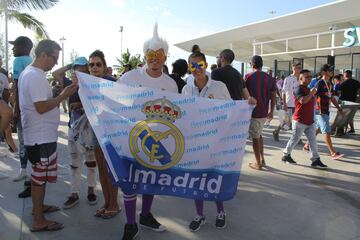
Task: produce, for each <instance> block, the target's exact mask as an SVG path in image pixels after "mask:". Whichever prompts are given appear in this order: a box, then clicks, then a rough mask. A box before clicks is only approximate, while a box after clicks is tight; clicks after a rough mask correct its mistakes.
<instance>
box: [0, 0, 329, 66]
mask: <svg viewBox="0 0 360 240" xmlns="http://www.w3.org/2000/svg"><path fill="white" fill-rule="evenodd" d="M329 2H333V1H329V0H306V1H296V2H295V1H284V0H272V1H269V0H252V1H243V0H225V1H213V0H198V1H189V0H151V1H146V0H101V1H98V0H59V3H58V4H57V5H56V6H54V7H53V8H51V9H49V10H46V11H31V12H29V11H25V12H28V13H29V14H31V15H33V16H35V17H36V18H37V19H38V20H40V21H41V22H42V23H44V24H45V26H46V30H47V31H48V33H49V35H50V38H51V39H53V40H55V41H57V42H59V43H60V41H59V39H60V38H62V37H64V38H65V39H66V40H65V41H64V58H65V64H67V63H70V52H72V51H75V52H76V53H77V54H78V55H79V56H85V57H88V56H89V55H90V53H91V52H93V51H94V50H96V49H100V50H102V51H103V52H104V54H105V58H106V60H107V62H108V65H109V66H112V65H115V64H118V63H117V61H116V57H120V56H121V37H122V46H123V52H125V51H126V49H127V48H128V49H129V51H130V53H131V54H136V53H138V54H141V55H143V53H142V46H143V43H144V41H145V40H147V39H149V38H150V37H151V36H152V31H153V25H154V23H155V22H158V25H159V35H160V36H161V37H163V38H165V39H166V40H167V41H168V43H169V46H170V49H169V54H168V60H167V65H169V66H170V65H171V63H172V62H174V61H175V60H176V59H178V58H185V59H187V57H188V55H189V52H185V51H183V50H181V49H179V48H177V47H174V46H173V44H175V43H178V42H182V41H185V40H189V39H193V38H195V37H200V36H204V35H208V34H211V33H215V32H219V31H223V30H226V29H230V28H233V27H236V26H240V25H244V24H249V23H252V22H256V21H260V20H265V19H268V18H271V17H275V16H281V15H284V14H288V13H292V12H295V11H300V10H304V9H308V8H311V7H316V6H319V5H322V4H326V3H329ZM272 11H273V12H275V13H273V14H271V13H270V12H272ZM0 25H1V32H3V31H4V27H3V26H4V21H3V20H2V21H1V22H0ZM120 26H123V33H122V36H121V33H120V31H119V30H120ZM19 35H26V36H28V37H30V38H31V39H35V37H34V34H33V33H32V32H31V31H28V30H24V29H23V28H22V27H19V26H18V25H15V24H14V23H10V25H9V40H13V39H15V38H16V37H17V36H19ZM200 47H201V46H200ZM188 51H190V49H189V50H188ZM10 54H11V51H10ZM208 62H209V65H210V64H211V63H215V58H209V60H208ZM58 64H59V65H61V56H60V58H59V63H58ZM55 68H56V67H55Z"/></svg>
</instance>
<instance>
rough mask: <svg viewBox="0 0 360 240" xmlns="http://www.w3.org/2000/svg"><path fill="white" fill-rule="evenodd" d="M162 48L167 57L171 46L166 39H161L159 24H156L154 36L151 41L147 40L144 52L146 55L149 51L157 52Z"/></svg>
mask: <svg viewBox="0 0 360 240" xmlns="http://www.w3.org/2000/svg"><path fill="white" fill-rule="evenodd" d="M161 48H162V49H163V50H164V52H165V55H167V53H168V50H169V44H168V42H167V41H166V40H165V39H162V38H160V37H159V34H158V24H157V23H155V25H154V33H153V36H152V38H150V39H149V40H147V41H146V42H145V43H144V47H143V51H144V54H146V52H147V50H148V49H151V50H153V51H156V50H159V49H161Z"/></svg>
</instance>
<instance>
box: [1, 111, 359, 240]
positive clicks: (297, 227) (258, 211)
mask: <svg viewBox="0 0 360 240" xmlns="http://www.w3.org/2000/svg"><path fill="white" fill-rule="evenodd" d="M61 119H62V122H61V126H60V128H59V133H60V134H59V135H60V137H59V144H58V150H59V171H58V175H59V179H58V182H57V183H56V184H49V185H48V186H47V194H46V203H51V204H56V205H58V206H61V205H62V203H63V202H64V201H65V199H66V196H67V195H68V192H69V177H70V176H69V164H68V163H69V156H68V153H67V149H66V142H67V141H66V138H67V126H66V121H67V117H66V114H63V115H62V118H61ZM359 120H360V115H359V114H358V115H357V116H356V120H355V122H356V123H355V128H356V132H357V133H360V123H359ZM276 124H277V121H276V120H274V121H273V122H272V124H271V126H270V128H267V129H265V134H264V139H265V154H266V159H267V164H268V167H267V168H266V170H264V171H255V170H252V169H250V168H249V167H248V163H249V162H250V161H252V160H253V158H254V157H253V153H252V147H251V143H250V142H248V143H247V146H246V155H245V159H244V164H243V169H242V176H241V177H240V183H239V186H238V193H237V195H236V197H235V198H234V199H233V200H232V201H229V202H227V203H225V208H226V212H227V220H228V226H227V228H226V229H224V230H217V229H216V228H215V226H214V222H215V204H213V203H207V204H205V213H206V217H207V223H206V225H204V226H203V227H202V228H201V230H200V231H199V232H197V233H191V232H189V230H188V227H187V226H188V224H189V221H190V220H191V219H192V218H193V217H194V212H195V210H194V205H193V203H192V201H191V200H187V199H179V198H174V197H165V196H157V197H156V199H155V201H154V205H153V211H152V212H153V213H154V215H155V216H156V217H157V218H158V220H159V221H160V222H161V223H163V224H164V225H166V226H167V228H168V231H167V232H164V233H154V232H152V231H150V230H147V229H141V231H140V233H141V239H159V240H161V239H166V240H168V239H172V240H176V239H195V240H196V239H242V240H252V239H253V240H258V239H269V240H272V239H273V240H281V239H286V240H289V239H301V240H303V239H307V240H322V239H326V240H332V239H333V240H355V239H357V240H360V135H353V136H346V137H344V138H333V141H334V143H335V146H336V148H337V150H339V151H341V152H343V153H345V154H346V157H345V158H343V159H342V160H341V161H334V160H331V158H330V157H329V156H328V152H327V149H326V146H325V145H324V142H323V140H322V138H321V136H319V137H318V140H319V150H320V153H321V157H322V160H323V162H324V163H325V164H327V165H328V166H329V169H328V170H317V169H312V168H310V167H309V165H310V160H309V154H307V153H305V152H303V151H302V150H301V148H300V146H299V148H298V149H297V150H295V151H294V153H293V157H294V158H295V160H296V161H297V162H298V163H299V164H298V165H295V166H294V165H287V164H283V163H281V161H280V158H281V148H283V147H284V146H285V144H286V141H287V140H288V138H289V136H290V133H289V132H282V133H281V134H280V138H281V139H280V142H274V141H273V139H272V134H271V131H272V130H273V129H274V128H275V125H276ZM3 152H4V149H0V154H1V153H3ZM19 165H20V164H19V160H18V159H14V158H13V157H10V156H9V157H1V161H0V172H2V173H6V174H7V175H9V176H11V177H13V176H15V175H16V174H17V173H18V168H19ZM84 176H86V175H84ZM11 177H10V178H7V179H3V180H0V239H1V240H13V239H14V240H15V239H16V240H17V239H24V240H28V239H46V240H47V239H51V240H56V239H59V240H60V239H61V240H62V239H66V240H72V239H79V240H80V239H86V240H91V239H96V240H98V239H101V240H106V239H121V236H122V232H123V226H124V222H125V218H124V214H123V213H121V214H119V215H118V216H116V217H115V218H113V219H109V220H102V219H97V218H95V217H93V213H94V212H95V210H96V209H97V208H98V207H99V206H100V205H101V202H102V198H101V197H100V201H99V203H98V204H97V205H96V206H89V205H88V204H87V202H86V195H85V194H86V192H85V193H84V192H82V193H81V202H80V204H79V205H78V206H76V207H74V208H72V209H69V210H62V211H59V212H56V213H53V214H49V215H48V218H49V219H52V220H56V221H59V222H62V223H64V224H65V228H64V229H63V230H61V231H58V232H52V233H51V232H50V233H49V232H47V233H37V234H33V233H31V232H30V231H29V227H30V226H31V208H32V203H31V199H30V198H27V199H19V198H18V197H17V194H18V193H19V192H20V191H22V189H23V182H17V183H15V182H13V181H12V180H11ZM83 189H84V190H85V189H86V184H83ZM96 192H97V195H98V196H101V190H100V184H98V185H97V188H96ZM119 199H120V200H121V201H122V197H121V194H120V193H119ZM138 202H140V201H138ZM138 205H140V204H138ZM138 210H139V211H140V208H138Z"/></svg>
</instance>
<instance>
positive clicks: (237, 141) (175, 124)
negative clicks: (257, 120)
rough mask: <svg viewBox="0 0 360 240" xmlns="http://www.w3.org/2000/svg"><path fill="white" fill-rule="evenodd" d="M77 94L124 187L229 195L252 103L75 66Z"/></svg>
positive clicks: (198, 195)
mask: <svg viewBox="0 0 360 240" xmlns="http://www.w3.org/2000/svg"><path fill="white" fill-rule="evenodd" d="M77 76H78V79H79V85H80V89H79V95H80V98H81V102H82V104H83V107H84V109H85V112H86V115H87V117H88V119H89V121H90V124H91V126H92V127H93V130H94V132H95V134H96V137H97V139H98V141H99V143H100V146H101V148H102V150H103V152H104V154H105V158H106V161H107V163H108V166H109V169H110V172H111V174H112V177H113V179H114V182H115V183H116V184H117V185H118V186H120V187H121V188H122V189H123V191H125V192H127V193H143V194H156V195H172V196H177V197H184V198H191V199H202V200H210V201H214V200H216V201H225V200H229V199H231V198H233V197H234V195H235V193H236V190H237V185H238V180H239V176H240V169H241V165H242V159H243V156H244V149H245V144H246V138H247V136H248V129H249V120H250V117H251V112H252V109H253V108H252V107H251V106H249V104H248V103H247V101H232V100H216V99H207V98H200V97H192V96H185V95H181V94H177V93H171V92H166V91H161V90H155V89H151V88H142V87H132V86H128V85H125V84H119V83H116V82H111V81H108V80H104V79H101V78H97V77H94V76H90V75H87V74H83V73H78V72H77Z"/></svg>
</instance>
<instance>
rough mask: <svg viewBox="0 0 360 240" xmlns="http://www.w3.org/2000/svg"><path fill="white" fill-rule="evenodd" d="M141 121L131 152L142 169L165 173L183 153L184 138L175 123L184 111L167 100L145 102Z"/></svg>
mask: <svg viewBox="0 0 360 240" xmlns="http://www.w3.org/2000/svg"><path fill="white" fill-rule="evenodd" d="M142 112H143V113H145V114H146V118H147V119H146V120H144V121H140V122H139V123H137V124H136V125H135V127H134V128H133V129H132V130H131V132H130V135H129V146H130V152H131V153H132V155H133V156H134V158H135V159H136V160H137V161H138V162H139V163H140V164H141V165H143V166H145V167H148V168H152V169H157V170H164V169H168V168H170V167H172V166H174V165H175V164H177V163H178V162H179V161H180V159H181V157H182V155H183V154H184V149H185V142H184V136H183V135H182V133H181V132H180V130H179V129H178V128H177V127H176V126H175V125H174V124H173V122H175V120H176V119H179V118H181V109H180V108H179V107H178V106H177V105H175V104H173V103H172V102H170V101H169V100H167V99H166V98H165V97H164V98H160V99H156V100H153V101H149V102H146V103H145V104H144V105H143V109H142Z"/></svg>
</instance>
